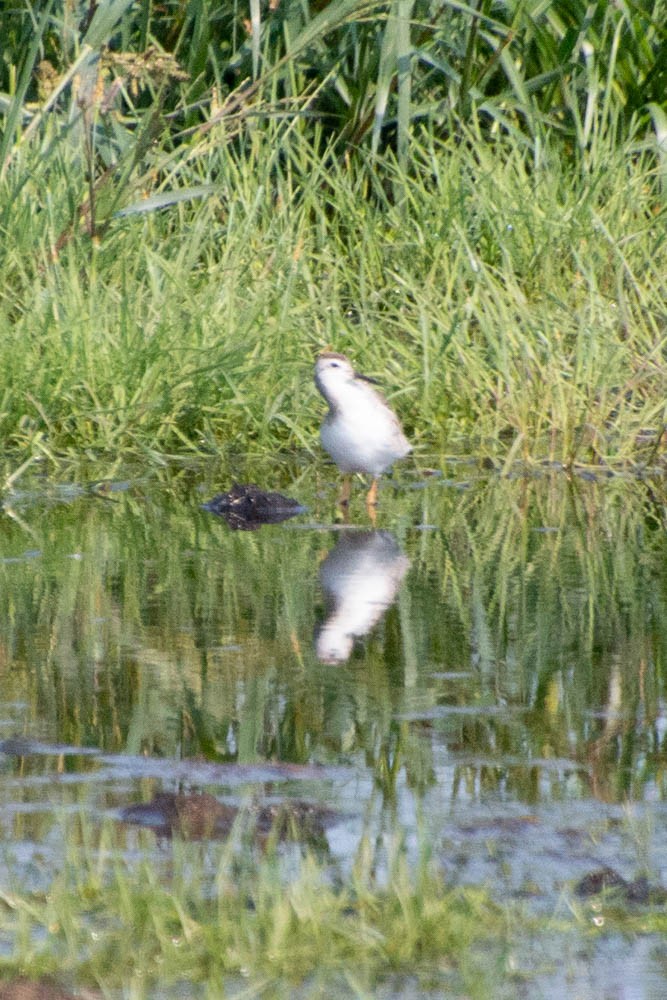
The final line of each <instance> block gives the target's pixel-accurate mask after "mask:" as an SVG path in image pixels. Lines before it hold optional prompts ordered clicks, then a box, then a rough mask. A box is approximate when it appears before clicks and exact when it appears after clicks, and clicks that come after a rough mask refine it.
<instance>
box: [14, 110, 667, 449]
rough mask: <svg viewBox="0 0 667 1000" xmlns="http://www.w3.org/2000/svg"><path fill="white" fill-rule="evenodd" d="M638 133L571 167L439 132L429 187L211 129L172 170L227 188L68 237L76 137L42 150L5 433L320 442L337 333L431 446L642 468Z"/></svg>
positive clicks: (658, 360) (655, 237)
mask: <svg viewBox="0 0 667 1000" xmlns="http://www.w3.org/2000/svg"><path fill="white" fill-rule="evenodd" d="M640 138H641V137H639V136H634V137H632V138H630V139H629V140H628V141H627V142H625V143H624V144H622V145H620V146H619V145H618V144H617V143H614V142H613V141H612V137H611V136H609V135H605V134H602V135H600V136H599V138H598V140H597V141H596V142H595V144H594V146H593V148H592V149H591V150H590V151H589V152H588V153H587V155H586V156H585V157H583V158H579V160H578V162H577V163H576V165H573V164H572V162H570V163H566V162H565V161H564V159H563V158H562V148H561V147H558V148H556V147H554V148H553V149H552V148H551V147H550V145H549V142H548V141H545V143H544V145H540V144H538V143H533V144H532V145H531V144H526V143H525V141H524V140H519V139H512V138H507V137H506V138H505V139H503V140H499V141H498V142H497V144H495V145H494V144H491V145H489V144H488V143H487V142H481V141H477V140H476V139H475V136H473V135H470V136H468V137H467V141H465V142H454V141H451V142H449V143H439V142H435V141H433V142H428V141H426V140H424V141H422V143H421V144H415V148H414V157H415V163H416V164H417V165H418V169H417V170H414V171H413V172H412V173H411V174H410V175H409V176H408V175H406V174H404V173H402V172H401V171H399V170H398V168H397V167H394V168H391V169H390V168H388V167H387V165H386V163H385V165H384V166H383V167H382V168H381V169H376V164H375V163H374V161H373V159H372V158H371V156H370V155H369V156H368V157H367V158H366V159H363V158H360V160H359V161H357V162H356V164H355V165H354V167H353V168H352V167H351V168H347V167H346V166H345V165H341V164H340V163H339V162H337V161H336V160H334V159H330V160H328V161H327V160H326V158H324V159H323V158H320V159H318V160H315V159H314V158H313V156H312V152H311V149H310V147H309V146H308V144H307V143H306V142H305V141H302V140H301V139H300V137H299V134H298V131H297V130H295V129H293V128H291V127H285V126H283V125H280V124H274V126H273V127H272V129H269V130H267V129H264V130H263V131H262V132H261V133H259V134H258V135H257V137H256V142H255V143H254V146H253V150H252V154H251V155H250V156H248V155H246V156H245V157H244V158H243V159H242V160H239V159H238V158H236V157H235V155H234V154H233V152H232V151H231V149H230V147H228V146H221V145H219V144H216V143H214V142H213V141H207V142H206V143H204V144H203V145H202V147H201V148H196V149H195V150H194V151H193V153H192V155H189V156H183V157H182V158H180V159H175V160H174V164H173V176H172V177H171V178H170V185H171V186H172V187H173V188H179V187H181V188H182V189H183V190H191V189H192V188H194V187H197V188H202V187H206V190H207V193H206V194H204V195H202V196H201V197H198V198H192V199H190V200H188V201H187V202H183V203H181V204H175V205H172V206H170V207H168V208H164V209H163V210H161V211H145V212H141V211H138V210H137V211H134V210H132V211H131V212H130V213H129V214H126V215H122V216H120V217H116V218H114V219H113V220H112V221H111V222H110V224H109V225H108V228H106V230H105V231H104V233H103V234H101V235H99V236H98V237H97V238H96V239H94V240H91V239H90V238H89V236H88V235H86V234H85V233H82V232H79V231H78V230H77V227H76V226H75V227H74V228H71V227H72V215H71V213H72V208H73V206H75V205H77V204H78V203H79V202H80V198H81V192H82V190H84V189H85V171H86V165H85V162H84V161H82V159H81V157H80V156H79V155H78V152H77V150H76V148H75V147H69V148H67V149H65V150H62V149H61V152H60V155H59V156H58V157H55V158H53V159H47V160H46V161H44V160H42V159H40V157H39V155H38V151H37V150H34V149H30V148H29V147H27V148H26V149H25V150H23V151H21V153H20V156H19V157H18V158H17V160H16V161H15V162H14V164H13V166H12V169H11V170H10V171H9V172H8V173H7V175H6V177H5V179H4V182H3V184H2V189H1V190H0V206H1V211H2V214H1V218H2V226H3V229H4V231H5V233H6V234H11V239H7V238H6V239H5V241H4V249H3V252H2V273H3V281H2V290H1V293H0V295H1V297H0V323H1V324H2V328H3V337H2V340H1V343H0V399H1V400H2V407H1V409H0V434H1V435H2V440H3V441H4V443H5V447H7V448H9V449H11V450H12V451H15V452H16V455H17V457H18V458H24V457H27V456H29V455H30V454H44V453H46V454H48V455H50V456H53V457H54V458H57V457H58V456H60V455H63V454H82V453H88V454H90V453H93V454H96V455H97V454H101V453H104V454H105V455H107V456H108V455H109V454H115V455H122V454H127V455H141V456H147V457H149V458H155V459H159V458H162V457H163V456H166V455H169V454H184V453H193V452H201V451H204V452H209V451H217V450H219V449H221V448H225V447H232V448H234V449H237V450H240V451H246V450H247V451H251V452H256V451H283V452H287V451H292V450H294V449H301V448H305V449H307V450H308V449H311V448H316V428H317V424H318V421H319V419H320V416H321V412H322V406H321V403H320V401H319V400H318V399H317V398H316V397H315V395H314V390H313V388H312V379H311V362H312V358H313V356H314V354H315V353H316V351H317V350H318V349H319V348H322V347H323V346H325V345H327V344H329V345H333V346H334V347H335V348H336V349H339V350H342V351H345V352H348V353H350V354H351V355H352V356H353V358H354V360H355V362H356V364H357V365H358V366H359V367H361V368H362V369H363V370H366V371H370V372H373V373H375V374H377V375H378V376H379V377H380V378H381V380H382V382H383V384H384V386H385V388H386V389H387V391H388V392H389V393H390V394H391V396H392V398H393V401H394V403H395V406H396V407H397V409H398V410H399V411H400V413H401V416H402V418H403V420H404V421H405V424H406V426H407V429H408V432H409V434H410V436H411V437H412V438H413V439H414V440H415V442H416V443H417V445H418V446H419V447H420V448H421V449H423V450H424V451H425V452H429V453H430V452H434V451H435V452H440V453H445V452H447V450H449V449H452V448H458V447H460V446H461V444H462V442H463V443H465V446H468V445H469V444H470V443H471V445H472V447H474V448H475V449H477V450H482V451H483V452H486V451H489V452H491V453H495V454H501V455H502V454H507V451H508V449H514V450H515V451H516V450H517V449H518V450H519V451H520V453H521V454H524V455H526V454H527V455H533V456H536V457H539V456H542V455H544V454H546V453H549V454H551V455H552V456H553V457H556V458H559V459H564V460H570V459H583V460H590V459H591V458H597V457H602V458H604V459H610V460H613V459H619V458H621V459H637V460H640V459H641V457H642V451H641V449H640V448H638V445H637V436H638V433H639V432H640V430H642V429H645V428H651V429H653V430H659V429H660V428H661V427H662V425H663V423H664V419H665V402H664V379H665V369H664V346H665V310H664V302H665V285H664V281H665V279H664V275H665V273H667V248H666V245H665V244H666V240H665V228H664V214H663V210H662V202H661V199H660V189H659V177H658V173H657V168H656V165H655V160H654V158H653V155H652V152H651V150H650V149H649V148H647V146H646V144H645V143H642V142H641V141H640ZM135 207H136V208H137V209H138V208H139V207H140V205H139V204H138V203H137V204H136V205H135ZM651 447H654V444H653V445H651ZM646 453H647V452H646V449H645V450H644V452H643V455H644V456H645V455H646Z"/></svg>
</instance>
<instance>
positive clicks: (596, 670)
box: [0, 463, 667, 997]
mask: <svg viewBox="0 0 667 1000" xmlns="http://www.w3.org/2000/svg"><path fill="white" fill-rule="evenodd" d="M449 473H450V476H449V478H444V477H430V478H427V479H423V478H420V477H418V476H416V475H411V474H410V473H409V472H407V473H403V474H402V475H401V476H400V478H399V480H398V481H397V483H394V482H392V481H385V482H384V484H383V489H382V491H381V495H380V507H379V511H378V517H377V525H376V527H375V528H373V525H372V524H371V523H370V521H369V518H368V516H367V514H366V511H365V508H364V505H363V496H362V493H361V491H360V490H358V495H357V496H355V498H354V501H353V504H352V508H351V511H350V517H349V522H350V523H349V524H347V525H345V524H341V523H339V522H338V521H337V520H336V509H335V485H334V484H333V481H331V482H330V481H324V482H323V483H321V484H320V483H316V482H315V480H314V476H312V475H309V474H308V472H305V473H302V474H300V475H297V476H296V477H295V479H294V480H293V481H292V482H291V483H290V482H277V483H276V482H275V481H270V482H269V481H266V477H265V480H264V481H262V482H261V483H260V485H262V486H263V487H265V488H266V489H270V490H275V489H280V490H281V491H282V492H284V493H285V494H287V495H289V496H292V497H294V498H295V499H297V500H299V501H300V502H301V503H303V504H305V505H306V506H307V510H306V511H305V512H304V513H301V514H300V515H299V516H297V517H295V518H293V519H290V520H287V521H284V522H283V523H281V524H271V525H266V526H263V527H260V528H258V529H257V530H234V528H232V527H230V526H229V525H228V523H227V522H226V521H225V520H224V519H222V518H220V517H217V516H215V515H214V514H212V513H210V512H209V511H206V510H203V509H202V508H201V504H202V503H203V502H204V501H205V500H208V499H209V498H210V497H211V496H212V495H213V494H214V493H216V492H219V491H220V490H221V489H228V488H229V487H230V486H231V478H228V479H226V480H224V481H220V480H219V479H217V478H214V470H212V469H199V470H186V471H182V470H181V471H179V472H175V473H167V472H165V473H164V474H163V475H161V477H160V478H157V477H156V478H153V479H151V478H145V479H143V480H141V479H139V478H137V477H136V476H131V475H130V476H128V477H127V479H126V480H123V481H120V480H119V481H115V482H114V483H111V484H103V485H102V486H100V484H96V485H95V486H94V487H92V488H91V487H88V486H86V485H83V486H82V485H81V484H80V483H77V484H76V485H75V486H72V485H70V484H62V483H60V484H54V483H46V482H44V481H42V482H34V483H31V484H28V485H26V484H25V483H24V482H23V481H21V486H22V489H21V491H20V492H18V491H17V492H16V493H15V494H14V495H13V496H12V497H10V498H8V499H6V501H5V516H4V518H3V520H2V522H0V530H1V535H0V539H1V551H0V676H1V677H2V681H3V683H2V689H1V695H0V699H1V700H0V740H4V741H5V742H4V743H3V744H2V745H1V746H0V751H4V752H0V803H1V806H2V809H1V817H0V838H1V840H2V844H0V849H1V850H2V857H1V858H0V866H1V869H0V870H3V881H4V882H7V883H9V884H11V883H14V884H16V883H18V884H20V885H21V886H22V887H23V888H25V887H26V886H34V887H35V888H45V887H46V886H47V885H48V881H49V878H50V877H51V874H52V871H53V867H54V864H57V863H58V858H59V857H60V853H61V852H62V836H61V832H60V831H61V826H62V822H63V816H64V815H67V814H68V813H70V812H76V813H77V814H78V813H80V812H81V810H82V809H83V811H84V812H85V814H86V816H87V817H88V818H89V820H90V822H93V823H96V822H98V821H102V820H108V819H109V818H112V819H116V818H118V817H119V816H120V815H121V810H122V809H123V808H125V807H126V806H128V805H131V804H133V803H139V802H146V801H148V800H149V799H151V798H152V796H153V795H155V794H156V793H157V792H159V791H165V790H166V791H179V790H185V791H188V790H191V789H203V790H206V791H208V792H212V793H214V794H215V795H216V796H218V797H219V798H220V799H221V800H223V801H225V802H230V803H235V804H240V803H242V802H246V801H247V800H248V798H249V797H252V798H253V799H261V800H262V801H282V800H283V799H285V798H298V799H299V800H300V801H307V802H309V803H311V804H313V805H314V806H316V807H317V806H324V805H326V806H327V807H328V808H329V809H331V810H333V812H334V819H333V821H332V822H331V823H330V824H329V829H328V832H327V837H328V841H329V847H330V851H331V856H332V857H333V858H334V859H335V860H336V863H337V864H339V865H341V866H343V867H344V866H345V865H349V864H350V863H351V860H352V858H353V856H354V852H355V851H356V849H357V846H358V844H359V840H360V838H361V837H362V836H363V835H368V834H371V835H372V836H373V837H374V838H375V839H376V841H377V840H378V838H379V840H380V841H381V840H382V838H383V837H384V838H387V841H389V840H391V838H392V837H393V836H394V835H395V833H396V831H400V834H401V836H404V837H405V838H406V843H407V846H408V849H409V850H413V849H415V846H416V843H417V839H418V836H419V831H420V830H422V831H423V828H424V827H425V828H426V829H427V830H428V831H429V833H430V836H431V838H432V841H433V843H434V845H435V850H436V853H437V855H438V857H439V861H440V863H441V864H442V867H443V869H444V870H445V872H446V875H447V877H448V878H449V879H450V880H451V881H452V882H455V883H459V884H483V885H485V886H486V887H487V888H490V889H491V890H492V891H493V892H494V893H495V894H496V895H498V896H499V897H500V898H502V899H504V900H507V899H512V898H516V899H518V900H519V899H520V900H522V901H524V902H526V901H527V903H528V905H530V906H531V907H533V908H534V910H535V912H536V913H537V914H539V915H545V916H553V915H554V914H557V913H558V910H559V907H567V906H569V905H572V904H571V900H572V899H574V886H575V885H576V882H577V881H578V880H579V879H581V878H582V877H584V876H585V875H586V874H587V873H589V872H591V871H593V870H595V869H597V868H599V867H601V866H602V865H608V866H610V867H612V868H613V869H614V870H616V871H617V872H619V873H620V874H621V875H622V876H623V877H624V878H626V879H628V880H630V879H634V878H636V877H637V876H638V875H640V874H645V873H647V874H648V876H649V879H650V881H651V882H652V883H653V884H656V885H660V884H661V885H667V833H666V830H667V823H665V820H666V819H667V768H666V767H665V763H666V760H667V754H666V734H667V714H666V710H665V704H666V703H665V695H666V691H665V653H666V651H667V558H666V556H667V533H666V531H665V527H666V521H667V514H666V506H665V495H664V485H663V484H661V483H660V482H659V481H658V482H656V481H651V480H650V479H649V480H640V479H634V478H631V477H622V476H613V477H604V478H599V479H598V478H597V477H596V476H594V475H591V474H589V473H586V474H581V475H575V476H570V477H568V476H566V475H565V474H564V473H563V472H562V471H558V470H548V469H544V470H540V471H538V472H537V473H536V472H535V471H534V470H533V471H531V472H525V473H523V472H521V470H519V471H518V472H517V473H516V474H515V475H513V476H511V477H499V476H497V475H496V474H494V473H490V472H488V471H484V470H482V469H480V468H478V467H477V466H476V465H475V463H468V464H466V463H459V464H457V465H452V467H451V469H450V470H449ZM254 478H255V479H256V480H258V479H259V477H258V476H255V477H254ZM127 849H128V851H130V850H132V849H134V846H133V841H132V835H131V831H128V833H127ZM579 905H581V906H582V907H586V906H587V905H588V904H587V903H586V902H582V903H580V904H579ZM649 940H651V939H649ZM574 952H575V949H574V947H573V954H574ZM620 955H621V949H619V956H620ZM622 955H623V958H622V963H621V961H620V958H619V969H620V968H621V964H623V965H624V967H625V968H626V969H628V968H632V970H633V971H632V976H633V981H634V986H633V990H634V992H632V991H631V992H627V990H626V992H622V991H621V990H620V987H618V989H616V992H614V988H615V987H614V988H612V986H611V985H610V986H609V989H608V990H606V991H603V994H604V995H605V996H609V997H616V996H618V997H621V996H623V997H625V996H633V997H634V996H637V997H644V996H645V997H652V996H663V995H665V994H666V993H667V973H666V972H665V969H666V967H667V963H666V956H667V949H665V946H664V945H662V944H661V943H660V942H654V941H652V940H651V944H650V946H649V945H647V944H646V941H643V942H642V943H641V945H640V944H639V943H636V945H635V946H631V945H630V944H628V943H627V942H626V944H625V946H624V950H622ZM513 961H515V962H516V964H517V968H518V969H519V971H521V969H522V967H523V963H525V964H526V968H528V966H530V970H531V975H532V977H533V986H532V987H531V988H532V989H535V988H536V987H535V977H536V976H537V983H538V986H539V991H538V992H537V993H536V992H532V993H531V995H532V996H535V995H544V996H554V997H556V996H559V995H560V996H562V995H564V993H563V989H564V986H563V981H562V977H563V976H564V975H565V973H564V971H562V970H561V971H559V969H560V966H559V962H558V960H557V957H556V958H555V959H554V960H553V961H552V957H551V956H544V962H543V965H544V969H542V970H541V971H540V969H539V968H537V969H536V962H535V956H534V954H531V953H530V950H529V949H527V953H526V955H525V956H514V958H513ZM610 961H612V963H613V960H611V959H610V957H609V955H608V954H606V952H605V950H604V949H603V947H602V946H600V948H599V949H597V950H595V949H593V951H592V953H591V954H590V955H589V956H588V957H587V959H586V962H585V963H581V961H580V956H578V955H577V957H576V961H575V958H573V967H572V968H571V969H570V975H571V976H573V977H574V981H575V983H579V984H580V988H579V987H578V989H579V992H577V994H576V995H582V996H585V995H593V994H592V993H590V994H589V993H587V992H586V990H587V987H586V984H585V983H584V980H585V979H586V976H588V975H589V974H590V972H591V968H593V969H594V968H595V967H596V963H599V965H600V973H602V971H604V974H605V976H606V977H607V979H606V981H607V980H608V981H609V983H613V982H614V978H613V975H610V973H609V968H610V966H609V963H610ZM554 962H555V965H554ZM591 963H592V965H591ZM539 964H540V963H539V962H538V963H537V966H539ZM575 966H576V968H575ZM623 988H624V989H626V987H625V986H624V987H623ZM568 989H569V987H568ZM575 992H576V990H575ZM572 995H574V994H572ZM597 995H602V993H599V994H597Z"/></svg>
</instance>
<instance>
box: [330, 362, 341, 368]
mask: <svg viewBox="0 0 667 1000" xmlns="http://www.w3.org/2000/svg"><path fill="white" fill-rule="evenodd" d="M329 364H330V365H331V367H332V368H340V363H339V362H338V361H330V362H329Z"/></svg>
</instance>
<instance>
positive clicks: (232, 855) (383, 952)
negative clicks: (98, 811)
mask: <svg viewBox="0 0 667 1000" xmlns="http://www.w3.org/2000/svg"><path fill="white" fill-rule="evenodd" d="M64 837H65V842H66V843H67V845H68V846H67V858H66V860H65V863H64V864H63V867H62V870H61V871H58V872H56V873H55V875H54V878H53V882H52V884H51V886H50V888H49V890H48V892H47V893H45V894H42V893H40V892H29V891H26V890H25V889H22V888H21V887H17V888H16V889H14V888H12V889H4V890H3V893H2V897H1V898H0V940H2V941H3V958H2V960H1V961H0V975H2V977H3V978H5V979H7V978H10V977H11V976H12V975H14V974H25V973H26V972H27V973H28V974H29V975H30V976H31V977H33V978H38V977H41V976H45V975H47V976H54V977H56V978H57V979H58V980H59V981H60V982H64V983H67V982H75V983H76V984H77V985H79V986H84V985H92V984H95V985H98V986H100V987H101V988H102V989H104V990H105V991H115V990H118V989H124V990H126V991H127V990H129V991H130V993H129V994H128V995H132V996H136V997H142V996H155V995H157V993H156V992H155V991H156V990H158V989H160V990H165V989H167V990H168V989H169V987H170V986H174V984H178V983H188V984H189V988H190V989H193V990H195V991H197V990H200V992H196V995H197V996H209V995H210V996H222V995H225V993H224V991H225V985H224V984H225V983H226V982H227V983H234V982H236V983H238V982H239V980H241V979H242V980H245V981H246V983H247V988H248V989H249V990H250V991H251V993H250V995H262V991H264V990H266V991H268V993H266V994H265V995H274V996H275V995H283V992H282V991H284V990H289V989H290V988H292V989H297V988H300V987H303V986H304V985H305V986H307V987H308V988H309V989H312V995H318V988H319V990H321V989H323V988H326V987H327V985H328V986H329V988H332V987H333V986H334V985H335V984H337V983H338V984H340V986H341V987H347V990H348V991H349V990H352V991H353V992H354V990H355V989H357V990H361V991H364V990H369V989H370V990H372V989H373V988H374V986H377V985H378V984H381V983H383V982H387V981H388V982H391V981H392V980H394V981H398V982H400V980H401V978H403V977H410V978H411V979H416V980H417V981H419V980H420V979H422V977H423V981H424V982H425V983H426V984H428V983H431V984H432V985H433V988H437V985H438V984H441V985H442V984H443V983H450V984H451V985H453V986H455V988H456V990H457V992H458V991H460V990H461V988H463V989H465V990H466V991H467V995H470V996H488V995H490V994H489V992H488V989H489V988H490V982H491V977H492V976H493V975H494V974H495V971H496V970H497V968H498V963H499V962H501V945H502V941H503V939H504V938H505V935H506V932H507V926H506V915H505V914H504V913H503V911H502V909H501V908H500V907H498V906H497V905H495V904H493V903H492V902H491V901H490V900H489V898H488V897H487V896H486V895H485V893H483V892H482V891H480V890H473V889H470V890H467V891H461V890H455V889H451V888H448V887H447V885H446V883H445V881H444V879H443V876H442V873H441V872H440V871H439V870H437V869H436V867H434V866H433V865H432V864H430V863H428V862H425V863H424V864H423V865H422V866H420V867H418V869H417V870H414V869H413V868H411V867H410V866H408V864H407V862H406V860H405V857H404V855H403V851H402V850H401V849H400V846H399V845H398V844H396V845H395V847H394V851H393V853H392V857H391V859H390V870H389V874H388V876H387V879H386V883H385V884H380V883H379V882H378V881H377V880H376V878H375V877H374V876H373V875H372V873H371V866H370V861H369V859H370V856H371V853H372V851H371V852H369V845H368V844H366V845H365V849H364V847H363V845H362V847H360V852H359V859H358V864H357V867H356V869H355V871H354V873H353V874H351V875H349V876H347V877H346V878H345V879H344V880H341V879H338V878H333V877H332V872H331V871H329V870H328V868H327V867H326V866H324V865H323V864H322V862H321V861H318V860H316V859H315V858H313V857H312V856H307V855H306V856H304V857H302V858H301V860H300V861H299V862H298V864H296V865H295V864H294V863H291V864H290V865H288V866H287V867H288V869H289V870H290V874H287V872H286V870H285V865H284V864H283V863H282V862H281V861H280V859H279V858H278V857H276V856H275V855H272V854H271V853H269V854H266V855H248V854H247V853H244V854H239V852H238V847H236V848H235V847H234V846H232V845H231V844H230V845H227V846H223V847H219V848H215V847H214V848H213V849H211V848H208V849H204V848H202V845H198V844H189V843H187V842H178V841H175V842H174V844H173V853H172V851H171V850H170V851H169V855H170V857H169V860H167V859H166V858H165V861H164V863H161V862H160V861H159V858H158V857H156V855H155V852H149V851H146V853H145V857H144V859H143V860H141V859H140V858H139V859H137V857H136V856H135V858H134V860H130V861H126V860H123V857H122V854H121V853H119V851H118V847H119V846H120V843H119V841H120V839H121V838H120V835H119V832H118V830H117V829H115V830H114V828H112V827H110V826H106V827H103V828H102V829H101V831H98V832H94V831H92V830H91V829H90V828H88V827H87V826H86V824H84V826H83V827H82V826H81V825H80V821H78V820H74V819H70V820H69V821H68V822H67V823H66V829H65V831H64ZM151 840H152V838H149V841H151ZM146 846H149V844H148V842H147V845H146ZM212 851H217V861H215V862H214V863H215V865H216V866H217V867H216V868H215V869H214V870H213V871H211V868H210V865H211V856H212ZM140 853H141V852H140ZM213 856H215V855H213ZM207 859H208V860H207ZM5 946H7V947H5ZM486 948H489V949H490V951H487V952H486V954H482V952H483V950H484V949H486ZM483 984H485V985H483ZM271 989H273V990H274V991H276V992H273V993H271ZM207 990H208V991H210V992H206V991H207ZM306 995H309V993H308V990H307V992H306ZM355 995H356V994H355ZM362 995H363V994H362Z"/></svg>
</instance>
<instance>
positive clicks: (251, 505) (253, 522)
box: [202, 483, 306, 531]
mask: <svg viewBox="0 0 667 1000" xmlns="http://www.w3.org/2000/svg"><path fill="white" fill-rule="evenodd" d="M202 508H203V509H204V510H208V511H210V512H211V513H212V514H218V515H219V516H220V517H224V519H225V521H226V522H227V524H228V525H229V527H230V528H233V529H234V530H235V531H256V530H257V528H259V527H261V526H262V525H263V524H279V523H280V522H281V521H287V520H288V518H290V517H296V515H297V514H303V512H304V511H305V509H306V508H305V507H304V506H303V504H300V503H299V501H298V500H293V499H292V498H291V497H285V496H283V495H282V493H267V492H266V491H265V490H262V489H260V487H259V486H256V485H255V484H254V483H248V484H247V485H243V484H241V483H234V484H233V486H232V488H231V490H229V492H228V493H219V494H218V496H215V497H213V499H212V500H209V501H208V502H207V503H205V504H202Z"/></svg>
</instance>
